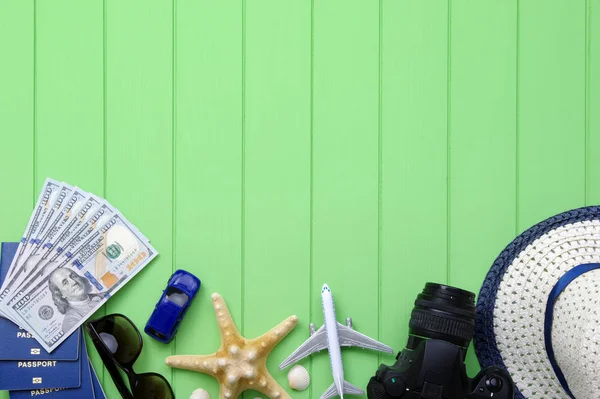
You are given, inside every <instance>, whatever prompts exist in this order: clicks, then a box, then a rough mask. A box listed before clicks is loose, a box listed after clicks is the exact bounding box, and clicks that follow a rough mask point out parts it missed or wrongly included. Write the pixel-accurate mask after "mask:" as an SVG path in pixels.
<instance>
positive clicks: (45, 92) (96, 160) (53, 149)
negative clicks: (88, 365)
mask: <svg viewBox="0 0 600 399" xmlns="http://www.w3.org/2000/svg"><path fill="white" fill-rule="evenodd" d="M103 41H104V33H103V4H102V1H101V0H94V1H89V2H77V1H74V0H68V1H62V2H58V3H50V2H37V3H36V44H37V48H36V105H35V106H36V116H35V126H36V170H35V180H34V181H35V186H36V196H37V194H38V193H39V190H40V187H41V185H42V184H43V182H44V179H45V178H46V177H52V178H54V179H58V180H63V181H65V182H67V183H69V184H72V185H78V186H79V187H81V188H82V189H84V190H86V191H89V192H93V193H94V194H97V195H99V196H103V195H104V87H103V74H104V67H103V65H104V62H103ZM103 314H104V311H103V309H100V310H99V311H97V312H96V314H95V315H93V316H91V317H92V318H95V317H98V316H101V315H103ZM86 339H87V345H88V348H89V351H88V353H89V355H90V358H91V359H92V362H93V365H94V368H95V369H96V370H97V372H98V374H99V377H100V378H103V377H102V375H103V365H102V361H101V360H100V357H99V355H98V353H97V352H96V350H95V349H94V346H93V345H92V341H91V340H90V339H89V336H87V335H86Z"/></svg>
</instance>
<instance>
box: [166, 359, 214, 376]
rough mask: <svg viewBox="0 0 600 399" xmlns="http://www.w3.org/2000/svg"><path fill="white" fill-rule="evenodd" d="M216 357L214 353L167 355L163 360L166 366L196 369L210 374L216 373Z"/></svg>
mask: <svg viewBox="0 0 600 399" xmlns="http://www.w3.org/2000/svg"><path fill="white" fill-rule="evenodd" d="M217 361H218V357H217V356H216V355H214V354H213V355H202V356H200V355H176V356H169V357H167V359H166V360H165V363H167V365H168V366H171V367H175V368H177V369H185V370H192V371H198V372H200V373H204V374H210V375H212V376H216V375H217V371H218V369H219V367H218V364H217Z"/></svg>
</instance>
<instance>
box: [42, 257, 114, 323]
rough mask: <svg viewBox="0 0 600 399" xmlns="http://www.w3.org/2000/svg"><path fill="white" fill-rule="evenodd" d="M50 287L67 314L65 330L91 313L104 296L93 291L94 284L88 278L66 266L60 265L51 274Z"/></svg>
mask: <svg viewBox="0 0 600 399" xmlns="http://www.w3.org/2000/svg"><path fill="white" fill-rule="evenodd" d="M48 288H49V289H50V292H51V293H52V300H53V301H54V304H55V305H56V308H57V309H58V311H59V312H60V313H62V314H63V315H65V318H64V320H63V324H62V329H63V331H64V332H67V331H69V330H70V329H71V328H72V327H73V326H75V325H77V324H78V322H79V321H80V320H81V319H83V318H84V317H86V316H89V315H91V314H92V310H93V309H94V308H95V307H96V306H98V304H99V303H101V302H102V298H103V295H101V294H93V293H92V285H91V284H90V282H89V281H88V280H87V279H86V278H84V277H82V276H80V275H79V274H77V273H76V272H75V271H74V270H71V269H69V268H66V267H59V268H58V269H56V270H54V271H53V272H52V274H50V276H49V279H48Z"/></svg>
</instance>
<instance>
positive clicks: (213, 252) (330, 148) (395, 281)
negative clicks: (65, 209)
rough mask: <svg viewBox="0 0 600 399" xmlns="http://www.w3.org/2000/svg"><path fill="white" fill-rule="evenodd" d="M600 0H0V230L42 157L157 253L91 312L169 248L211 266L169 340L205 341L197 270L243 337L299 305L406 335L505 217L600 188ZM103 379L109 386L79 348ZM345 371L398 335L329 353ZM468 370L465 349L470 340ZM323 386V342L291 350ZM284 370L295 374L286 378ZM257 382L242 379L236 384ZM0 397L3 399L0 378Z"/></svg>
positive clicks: (171, 265)
mask: <svg viewBox="0 0 600 399" xmlns="http://www.w3.org/2000/svg"><path fill="white" fill-rule="evenodd" d="M598 13H600V0H562V1H556V2H552V4H550V3H548V2H544V1H541V0H511V1H505V0H488V1H485V2H482V1H477V0H449V1H447V2H446V1H434V0H428V1H423V0H410V1H409V0H402V1H400V0H380V1H370V2H364V1H357V0H352V1H343V2H342V1H337V0H336V1H329V2H324V1H318V0H312V1H311V0H305V1H297V2H281V1H275V0H252V1H246V0H235V1H233V0H223V1H219V2H208V1H192V0H152V1H141V0H136V1H133V0H131V1H129V0H128V1H115V0H104V1H102V0H93V1H87V2H77V1H73V0H61V1H54V2H50V1H43V0H22V1H14V0H0V57H1V60H0V61H1V62H0V152H1V154H2V155H1V156H0V181H2V183H3V185H2V186H3V190H2V196H1V203H0V204H1V206H0V220H1V221H2V222H1V223H0V240H2V241H14V240H17V239H18V237H19V236H20V234H21V233H22V230H23V228H24V226H25V224H26V222H27V218H28V215H29V213H30V212H31V209H32V206H33V201H34V198H35V197H36V196H37V193H38V191H39V186H40V184H41V183H42V181H43V179H44V178H45V177H46V176H51V177H54V178H57V179H62V180H65V181H68V182H70V183H72V184H77V185H80V186H81V187H83V188H85V189H87V190H90V191H94V192H96V193H98V194H100V195H103V196H105V197H106V198H107V199H108V200H109V201H111V202H112V203H113V204H114V205H115V206H117V207H118V208H119V209H120V210H121V211H123V212H124V213H125V215H126V216H127V217H128V218H130V219H131V220H132V221H133V222H134V223H135V224H136V225H137V226H138V227H139V228H140V229H141V230H142V231H143V232H144V233H145V234H146V235H147V236H148V237H150V238H151V239H152V241H153V243H154V245H155V246H156V247H157V249H158V250H159V251H160V257H159V258H158V259H156V260H155V261H154V262H153V263H152V264H151V265H149V266H148V268H147V269H146V270H144V271H143V272H142V273H140V274H139V275H138V276H137V277H136V278H135V279H134V280H133V281H132V282H131V283H130V284H129V285H128V286H127V287H125V288H123V290H121V291H120V292H119V293H118V294H117V295H116V296H115V297H114V298H113V299H111V300H110V301H109V302H108V303H107V305H106V306H105V307H104V308H103V309H102V310H101V311H99V312H98V315H102V314H106V313H107V312H108V313H112V312H122V313H124V314H126V315H128V316H130V317H131V318H132V319H133V320H134V322H135V323H136V324H137V325H138V327H140V328H142V327H143V325H144V323H145V321H146V320H147V318H148V316H149V314H150V312H151V309H152V307H153V306H154V303H155V302H156V300H157V299H158V297H159V295H160V291H161V289H162V288H163V287H164V285H165V283H166V280H167V278H168V276H169V275H170V274H171V273H172V272H173V271H174V270H176V269H178V268H184V269H187V270H190V271H192V272H194V273H196V274H197V275H198V276H199V277H200V278H201V279H202V280H203V283H204V285H203V287H202V289H201V291H200V294H199V296H198V298H197V299H196V301H195V302H194V305H193V307H192V309H191V310H190V313H189V314H188V316H187V318H186V320H185V321H184V322H183V324H182V327H181V329H180V331H179V333H178V335H177V338H176V339H175V341H174V342H172V343H171V344H169V345H163V344H160V343H158V342H156V341H153V340H151V339H150V338H148V337H145V338H144V352H143V354H142V356H141V357H140V359H139V360H138V362H137V363H136V370H137V371H140V372H143V371H156V372H160V373H162V374H164V375H165V376H166V377H167V378H168V379H169V380H170V381H171V382H172V384H173V387H174V389H175V392H176V395H177V397H178V398H187V397H188V396H189V394H190V393H191V392H192V391H193V390H194V389H196V388H198V387H203V388H205V389H207V390H209V392H210V393H211V395H212V396H213V397H216V396H217V391H218V386H217V384H216V382H215V380H214V379H213V378H211V377H208V376H204V375H200V374H197V373H193V372H188V371H182V370H173V369H170V368H168V367H166V366H165V364H164V358H165V357H166V356H168V355H170V354H189V353H209V352H212V351H214V350H215V349H216V348H217V346H218V344H219V336H218V332H217V330H216V322H215V318H214V313H213V311H212V307H211V303H210V294H211V293H212V292H219V293H221V294H222V295H223V296H224V297H225V299H226V301H227V303H228V305H229V307H230V309H231V311H232V314H233V317H234V319H235V321H236V323H237V324H238V326H239V327H240V329H241V331H243V333H244V334H246V335H247V336H249V337H251V336H257V335H259V334H261V333H262V332H264V331H266V330H267V329H269V328H271V327H272V326H273V325H275V324H276V323H278V322H279V321H281V320H282V319H284V318H285V317H287V316H289V315H292V314H296V315H298V316H299V318H300V322H299V325H298V327H297V328H296V329H295V330H294V331H293V332H292V333H291V334H290V335H289V336H288V338H286V339H285V340H284V341H283V343H282V344H281V345H280V346H279V347H278V348H277V349H276V350H275V351H274V352H273V354H272V356H271V357H270V358H269V362H268V365H269V368H270V370H271V371H272V373H273V374H274V375H275V376H276V378H277V379H278V380H279V381H280V382H281V383H282V384H283V386H285V387H287V381H286V373H285V371H284V372H280V371H278V368H277V365H278V364H279V362H280V361H281V360H282V359H284V358H285V357H286V356H287V355H288V354H289V353H290V352H291V351H292V350H293V349H294V348H295V347H296V346H298V345H299V344H300V343H302V342H303V341H304V340H305V339H306V338H307V336H308V324H309V323H310V322H315V323H316V324H317V326H319V325H320V324H321V323H322V312H321V306H320V297H319V289H320V286H321V285H322V284H323V283H324V282H327V283H328V284H329V285H330V286H331V288H332V290H333V292H334V297H335V300H336V307H337V313H338V317H339V319H340V321H343V318H345V317H347V316H351V317H352V318H353V320H354V324H355V326H356V328H357V329H359V330H360V331H363V332H365V333H367V334H369V335H371V336H373V337H375V338H379V339H380V340H382V341H384V342H386V343H388V344H389V345H392V346H393V347H394V348H395V349H396V350H400V349H401V348H402V346H403V345H404V343H405V342H406V334H407V332H408V320H409V315H410V311H411V309H412V305H413V301H414V298H415V296H416V295H417V293H418V292H419V291H420V289H421V288H422V286H423V285H424V284H425V282H427V281H438V282H445V283H450V284H452V285H456V286H459V287H461V288H465V289H469V290H472V291H475V292H477V291H478V289H479V287H480V285H481V283H482V280H483V278H484V276H485V273H486V271H487V270H488V268H489V266H490V265H491V263H492V262H493V260H494V259H495V257H496V256H497V255H498V253H499V252H500V251H501V250H502V249H503V248H504V246H505V245H506V244H507V243H508V242H510V241H511V240H512V239H513V238H514V236H515V235H516V234H518V233H519V232H521V231H523V230H524V229H526V228H527V227H529V226H531V225H532V224H534V223H536V222H538V221H540V220H542V219H544V218H546V217H549V216H552V215H554V214H556V213H558V212H561V211H564V210H567V209H570V208H574V207H578V206H583V205H586V204H587V205H591V204H597V203H598V202H599V201H600V184H598V178H599V177H600V162H599V161H597V159H598V155H599V154H600V129H599V126H600V120H599V119H598V112H597V110H598V107H599V106H600V97H599V95H600V84H599V82H600V75H599V69H598V68H599V65H600V38H599V36H598V35H599V33H598V32H600V19H599V17H598ZM89 352H90V355H91V356H92V359H93V362H94V365H95V367H96V369H97V370H98V371H99V372H100V375H101V378H102V379H103V386H104V387H105V389H106V391H107V393H108V396H109V398H116V397H118V396H117V395H118V394H117V391H116V389H115V388H114V386H113V384H112V382H111V380H110V377H109V376H108V374H106V373H104V372H103V369H102V365H101V362H100V361H99V358H98V356H97V355H96V354H95V350H94V349H93V348H90V351H89ZM343 359H344V365H345V368H346V370H347V371H346V374H347V379H348V380H349V381H350V382H352V383H354V384H356V385H358V386H361V387H364V386H366V383H367V381H368V378H369V377H370V376H371V375H372V373H373V372H374V371H375V369H376V368H377V366H378V364H379V363H380V362H386V363H391V362H392V361H393V356H389V355H382V354H376V353H370V352H368V351H360V350H356V349H352V348H348V349H345V350H344V352H343ZM467 361H468V370H469V373H470V375H473V374H475V372H476V371H477V369H478V365H477V359H476V358H475V356H474V355H473V353H472V352H471V353H470V356H469V357H468V359H467ZM301 364H304V365H306V366H307V367H308V368H309V370H310V372H311V376H312V383H311V385H310V388H309V389H308V390H307V391H304V392H300V393H298V392H292V394H293V396H294V397H295V398H296V397H298V398H311V397H312V398H315V397H319V396H320V395H321V394H322V392H323V391H324V390H325V389H326V388H327V387H328V386H329V384H330V383H331V376H330V372H329V362H328V358H327V355H326V353H325V352H323V353H321V354H317V355H314V356H312V357H310V358H308V359H305V360H303V361H302V362H301ZM290 392H291V391H290ZM245 396H246V397H248V398H251V397H254V396H256V395H255V392H249V393H247V394H246V395H245ZM0 398H2V399H6V398H8V394H7V393H5V392H4V393H0Z"/></svg>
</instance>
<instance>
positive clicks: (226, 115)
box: [173, 0, 242, 398]
mask: <svg viewBox="0 0 600 399" xmlns="http://www.w3.org/2000/svg"><path fill="white" fill-rule="evenodd" d="M175 10H176V49H175V55H176V59H175V68H176V69H175V70H176V80H175V82H176V83H175V94H176V102H175V112H176V113H175V115H176V119H175V143H176V146H175V154H176V156H175V235H174V239H175V247H174V249H175V255H176V256H175V258H174V261H175V263H174V269H179V268H181V269H185V270H188V271H190V272H192V273H194V274H195V275H197V276H198V278H200V279H201V281H202V287H201V288H200V291H199V293H198V297H197V298H196V299H195V300H194V303H193V304H192V307H191V308H190V310H189V312H188V314H187V316H186V319H185V320H184V321H183V322H182V324H181V328H180V330H179V332H178V333H177V336H176V339H175V344H174V346H173V351H174V352H175V351H176V353H177V354H194V353H196V354H210V353H213V352H214V351H215V350H216V349H217V348H218V347H219V345H220V335H219V331H218V329H217V323H216V317H215V313H214V310H213V306H212V302H211V294H212V293H214V292H218V293H219V294H221V295H223V297H224V298H225V301H226V302H227V306H228V307H229V310H230V311H231V313H232V316H233V318H234V320H235V322H236V324H238V326H239V327H240V328H241V327H242V296H241V286H242V280H241V237H242V233H241V232H242V230H241V220H242V219H241V210H242V207H241V199H242V194H241V193H242V191H241V190H242V45H241V44H242V3H241V2H240V1H238V0H227V1H219V2H198V1H195V0H179V1H177V3H176V8H175ZM173 388H174V389H175V395H176V396H177V397H182V398H187V397H189V395H190V394H191V393H192V392H193V391H194V390H195V389H197V388H203V389H206V390H207V391H209V392H210V395H211V397H213V398H216V397H218V395H219V388H218V384H217V380H216V379H214V378H213V377H211V376H207V375H204V374H199V373H195V372H192V371H187V370H178V369H173Z"/></svg>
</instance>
